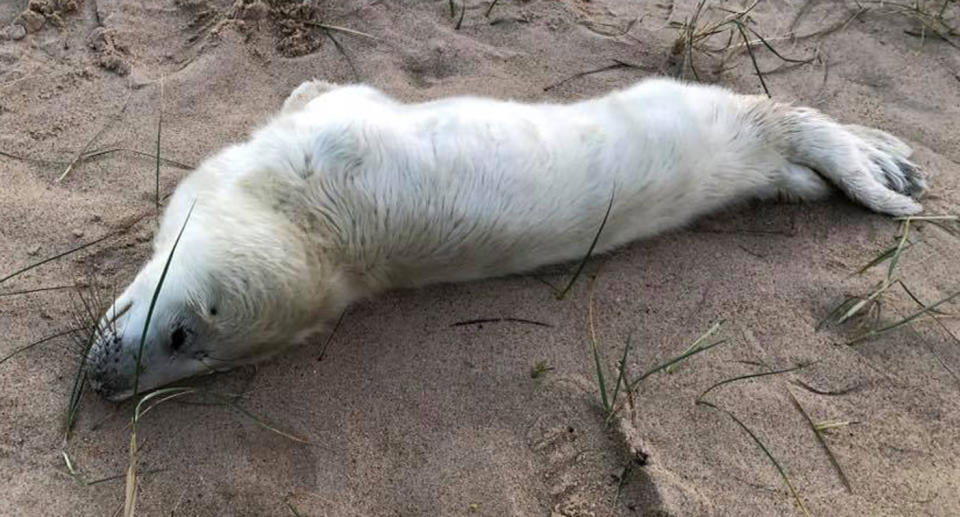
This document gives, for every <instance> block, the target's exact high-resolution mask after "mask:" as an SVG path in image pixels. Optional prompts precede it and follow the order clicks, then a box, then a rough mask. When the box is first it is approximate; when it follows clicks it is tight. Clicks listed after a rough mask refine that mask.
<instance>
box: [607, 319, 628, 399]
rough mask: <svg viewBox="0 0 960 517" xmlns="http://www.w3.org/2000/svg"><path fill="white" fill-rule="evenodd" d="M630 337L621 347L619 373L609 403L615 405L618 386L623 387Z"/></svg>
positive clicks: (618, 391) (618, 390)
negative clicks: (621, 355)
mask: <svg viewBox="0 0 960 517" xmlns="http://www.w3.org/2000/svg"><path fill="white" fill-rule="evenodd" d="M631 337H632V335H628V336H627V342H626V344H625V345H624V346H623V357H621V358H620V373H619V374H617V383H616V384H615V385H614V387H613V396H612V397H610V403H611V404H616V403H617V395H619V393H620V386H622V385H623V378H624V372H626V370H627V354H629V353H630V339H631Z"/></svg>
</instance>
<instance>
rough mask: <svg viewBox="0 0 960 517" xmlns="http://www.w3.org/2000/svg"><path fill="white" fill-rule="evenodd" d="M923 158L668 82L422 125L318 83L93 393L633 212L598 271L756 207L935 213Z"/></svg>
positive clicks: (201, 369) (145, 284)
mask: <svg viewBox="0 0 960 517" xmlns="http://www.w3.org/2000/svg"><path fill="white" fill-rule="evenodd" d="M910 154H911V150H910V147H908V146H907V145H906V144H904V143H903V142H901V141H900V140H898V139H897V138H895V137H893V136H891V135H889V134H887V133H884V132H882V131H879V130H875V129H869V128H865V127H861V126H854V125H844V124H840V123H837V122H835V121H833V120H831V119H830V118H828V117H827V116H825V115H822V114H820V113H819V112H817V111H815V110H812V109H809V108H797V107H793V106H790V105H786V104H781V103H777V102H774V101H772V100H769V99H767V98H765V97H759V96H746V95H738V94H735V93H733V92H730V91H729V90H726V89H723V88H720V87H716V86H705V85H694V84H684V83H681V82H677V81H673V80H666V79H654V80H647V81H643V82H641V83H639V84H637V85H635V86H633V87H631V88H627V89H624V90H619V91H615V92H612V93H609V94H607V95H605V96H602V97H599V98H595V99H592V100H585V101H582V102H576V103H572V104H522V103H516V102H507V101H498V100H492V99H485V98H476V97H459V98H449V99H443V100H437V101H433V102H425V103H420V104H406V103H402V102H398V101H396V100H394V99H391V98H390V97H388V96H387V95H385V94H384V93H382V92H380V91H378V90H376V89H374V88H371V87H368V86H360V85H354V86H342V87H341V86H335V85H332V84H329V83H325V82H321V81H310V82H306V83H304V84H302V85H300V86H299V87H298V88H297V89H296V90H294V92H293V93H292V94H291V95H290V97H289V98H288V99H287V100H286V101H285V103H284V105H283V109H282V110H281V113H280V114H279V115H278V116H276V117H275V118H274V119H273V120H272V121H271V122H269V123H268V124H267V125H266V126H264V127H263V128H261V129H259V130H258V131H256V132H255V133H254V134H253V136H252V138H250V140H249V141H247V142H245V143H242V144H238V145H234V146H231V147H228V148H227V149H225V150H224V151H222V152H220V153H219V154H217V155H216V156H214V157H212V158H210V159H208V160H206V161H205V162H204V163H203V164H202V165H200V166H199V167H198V168H197V170H196V171H194V172H193V173H192V174H190V175H189V176H188V177H187V178H186V179H184V180H183V182H182V183H181V184H180V185H179V186H178V187H177V189H176V192H175V193H174V195H173V197H172V198H171V199H170V203H169V205H168V207H167V208H166V211H165V213H164V215H163V220H162V222H161V225H160V228H159V231H158V233H157V235H156V238H155V241H154V254H153V258H151V259H150V261H149V262H147V264H146V265H145V266H144V267H143V269H142V270H141V271H140V272H139V274H138V275H137V276H136V278H135V279H134V280H133V282H132V283H131V285H130V286H129V287H128V288H127V289H126V290H125V291H124V292H123V294H122V295H121V296H120V297H119V298H118V299H117V300H116V301H115V302H114V306H113V307H112V308H111V309H109V310H108V311H107V314H106V315H105V316H104V320H103V323H102V326H103V329H102V332H101V334H100V337H99V338H98V339H97V341H96V342H95V344H94V345H93V347H92V349H91V351H90V353H89V355H88V366H89V368H88V376H89V379H90V381H91V383H92V385H93V386H94V387H95V389H96V390H97V391H98V392H99V393H101V394H102V395H104V396H105V397H107V398H109V399H113V400H120V399H124V398H127V397H130V396H131V395H133V391H134V378H135V374H134V372H135V369H136V366H135V365H136V363H137V357H138V355H140V363H141V367H142V369H141V373H140V375H139V376H138V377H137V390H138V391H145V390H148V389H151V388H155V387H158V386H161V385H164V384H167V383H170V382H173V381H176V380H178V379H182V378H185V377H189V376H193V375H197V374H201V373H206V372H212V371H218V370H224V369H228V368H231V367H233V366H237V365H241V364H246V363H251V362H255V361H258V360H261V359H264V358H266V357H269V356H271V355H274V354H276V353H277V352H279V351H281V350H283V349H284V348H286V347H287V346H288V345H290V344H292V343H296V342H298V341H301V340H303V339H304V338H305V337H307V336H309V335H310V334H312V333H313V332H316V331H319V330H322V329H323V328H324V325H325V324H327V323H329V322H330V321H331V320H332V319H333V318H335V317H336V316H337V315H338V314H339V313H340V312H341V311H343V310H344V309H345V308H346V307H347V306H348V305H349V304H350V303H351V302H354V301H356V300H358V299H361V298H364V297H368V296H371V295H373V294H375V293H377V292H379V291H383V290H385V289H392V288H400V287H411V286H422V285H425V284H431V283H436V282H458V281H463V280H471V279H478V278H483V277H490V276H498V275H505V274H510V273H518V272H523V271H529V270H532V269H534V268H537V267H539V266H543V265H546V264H552V263H558V262H564V261H571V260H575V259H578V258H580V257H582V256H583V255H584V253H586V251H587V249H588V247H589V245H590V243H591V241H592V240H593V238H594V236H595V235H596V233H597V230H598V227H599V225H600V222H601V220H602V217H603V215H604V214H605V213H606V210H607V207H608V206H609V205H610V200H611V197H612V199H613V201H612V208H610V212H609V219H608V220H607V222H606V225H605V227H604V229H603V231H602V233H601V234H600V238H599V242H598V244H597V246H596V248H595V252H596V253H603V252H604V251H607V250H610V249H611V248H614V247H617V246H620V245H623V244H625V243H627V242H630V241H632V240H635V239H639V238H642V237H647V236H650V235H653V234H656V233H659V232H663V231H665V230H669V229H673V228H677V227H680V226H683V225H685V224H687V223H689V222H690V221H692V220H693V219H695V218H696V217H698V216H700V215H703V214H706V213H709V212H712V211H715V210H717V209H718V208H720V207H723V206H725V205H729V204H731V203H734V202H737V201H740V200H745V199H749V198H775V197H781V198H787V199H793V200H814V199H819V198H823V197H825V196H826V195H828V193H829V192H830V191H831V190H832V189H833V187H836V188H837V189H839V190H840V191H842V192H843V193H845V194H846V195H847V196H848V197H850V198H851V199H853V200H855V201H857V202H859V203H861V204H863V205H865V206H867V207H868V208H870V209H872V210H875V211H877V212H882V213H886V214H892V215H907V214H915V213H917V212H919V211H920V210H921V206H920V204H918V202H917V201H916V200H915V199H914V198H915V197H917V196H918V195H919V194H920V193H921V192H922V191H923V189H924V182H923V180H922V178H921V176H920V173H919V168H918V167H917V166H916V165H914V164H913V163H911V162H910V161H908V157H909V156H910ZM188 214H189V218H188ZM181 230H182V237H180V239H179V243H178V244H177V245H176V248H174V243H175V242H177V239H178V235H179V234H180V232H181ZM171 250H173V251H174V252H173V253H172V254H171ZM168 258H169V260H170V262H169V268H168V270H167V273H166V277H165V281H164V283H163V285H162V289H161V290H160V291H159V295H158V298H157V299H156V300H155V308H154V312H153V316H152V318H151V320H150V324H149V328H148V330H147V332H146V334H145V335H143V331H144V326H145V322H146V319H147V314H148V312H149V308H150V306H151V303H152V301H153V297H154V292H155V291H156V288H157V285H158V282H159V280H160V278H161V274H162V273H163V271H164V268H165V266H166V265H167V261H168ZM107 321H110V322H111V323H110V324H106V322H107ZM141 338H142V339H143V341H142V342H143V345H142V349H141Z"/></svg>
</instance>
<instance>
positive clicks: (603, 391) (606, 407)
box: [591, 341, 610, 414]
mask: <svg viewBox="0 0 960 517" xmlns="http://www.w3.org/2000/svg"><path fill="white" fill-rule="evenodd" d="M591 346H592V347H593V364H594V366H596V368H597V384H599V385H600V401H601V402H603V411H604V413H608V414H609V413H610V400H609V399H607V381H606V379H604V378H603V365H601V364H600V363H601V361H600V350H598V349H597V342H596V341H592V343H591Z"/></svg>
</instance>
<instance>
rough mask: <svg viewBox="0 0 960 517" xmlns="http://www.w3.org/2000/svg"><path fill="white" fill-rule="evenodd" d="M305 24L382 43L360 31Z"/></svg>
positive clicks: (320, 24)
mask: <svg viewBox="0 0 960 517" xmlns="http://www.w3.org/2000/svg"><path fill="white" fill-rule="evenodd" d="M303 23H304V24H306V25H310V26H312V27H319V28H321V29H326V30H328V31H336V32H342V33H344V34H350V35H352V36H360V37H362V38H368V39H372V40H373V41H380V38H378V37H376V36H374V35H372V34H367V33H366V32H360V31H358V30H354V29H350V28H348V27H340V26H338V25H328V24H326V23H320V22H311V21H304V22H303Z"/></svg>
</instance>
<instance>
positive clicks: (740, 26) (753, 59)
mask: <svg viewBox="0 0 960 517" xmlns="http://www.w3.org/2000/svg"><path fill="white" fill-rule="evenodd" d="M733 23H734V25H736V27H737V31H738V32H739V33H740V36H741V37H742V38H743V41H745V42H749V41H750V38H748V37H747V33H746V31H745V30H744V29H743V24H742V23H740V22H739V21H736V22H733ZM747 54H749V55H750V62H751V63H753V69H754V70H755V71H756V73H757V78H758V79H760V86H762V87H763V93H765V94H767V97H773V96H772V95H770V89H769V88H767V81H765V80H764V79H763V72H761V71H760V65H758V64H757V57H756V56H754V55H753V47H751V46H750V45H747Z"/></svg>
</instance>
